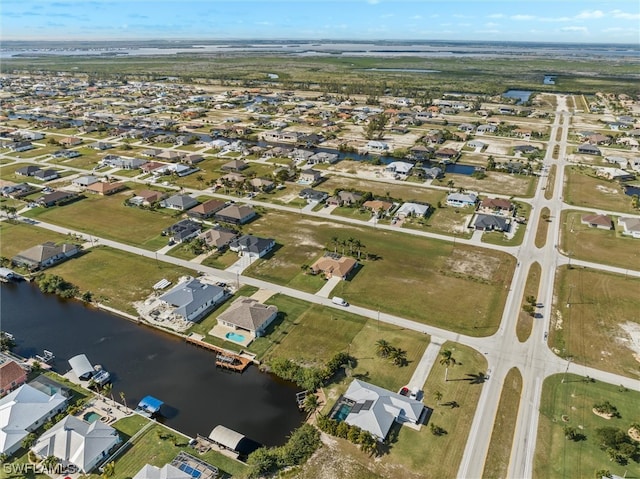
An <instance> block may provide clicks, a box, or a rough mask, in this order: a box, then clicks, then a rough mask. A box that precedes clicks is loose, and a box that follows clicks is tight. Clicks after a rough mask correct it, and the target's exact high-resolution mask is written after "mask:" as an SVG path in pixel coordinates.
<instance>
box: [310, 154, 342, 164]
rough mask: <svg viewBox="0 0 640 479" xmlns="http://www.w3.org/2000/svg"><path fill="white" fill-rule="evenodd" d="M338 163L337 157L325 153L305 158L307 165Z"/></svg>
mask: <svg viewBox="0 0 640 479" xmlns="http://www.w3.org/2000/svg"><path fill="white" fill-rule="evenodd" d="M336 161H338V155H337V154H336V153H327V152H326V151H319V152H318V153H316V154H315V155H312V156H310V157H309V158H307V164H309V165H317V164H319V163H329V164H331V163H335V162H336Z"/></svg>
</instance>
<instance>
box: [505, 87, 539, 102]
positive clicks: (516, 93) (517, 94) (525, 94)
mask: <svg viewBox="0 0 640 479" xmlns="http://www.w3.org/2000/svg"><path fill="white" fill-rule="evenodd" d="M532 94H533V92H531V91H528V90H507V91H506V92H504V93H503V94H502V96H503V97H505V98H517V100H518V101H517V103H516V105H520V104H522V103H524V102H526V101H529V98H530V97H531V95H532Z"/></svg>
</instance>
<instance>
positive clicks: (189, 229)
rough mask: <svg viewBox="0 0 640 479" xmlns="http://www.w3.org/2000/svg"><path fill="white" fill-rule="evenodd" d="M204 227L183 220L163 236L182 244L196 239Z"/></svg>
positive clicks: (191, 221)
mask: <svg viewBox="0 0 640 479" xmlns="http://www.w3.org/2000/svg"><path fill="white" fill-rule="evenodd" d="M201 229H202V225H201V224H200V223H198V222H196V221H193V220H181V221H178V222H177V223H175V224H173V225H171V226H169V227H168V228H167V229H165V230H164V231H163V232H162V234H163V235H165V236H170V237H171V239H172V240H173V241H175V242H176V243H182V242H183V241H188V240H190V239H191V238H195V237H196V236H198V235H199V234H200V231H201Z"/></svg>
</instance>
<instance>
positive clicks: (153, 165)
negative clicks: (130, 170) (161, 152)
mask: <svg viewBox="0 0 640 479" xmlns="http://www.w3.org/2000/svg"><path fill="white" fill-rule="evenodd" d="M166 167H167V165H166V163H159V162H157V161H147V162H146V163H144V164H142V165H140V169H141V170H142V171H143V172H145V173H155V172H157V171H159V170H163V169H164V168H166Z"/></svg>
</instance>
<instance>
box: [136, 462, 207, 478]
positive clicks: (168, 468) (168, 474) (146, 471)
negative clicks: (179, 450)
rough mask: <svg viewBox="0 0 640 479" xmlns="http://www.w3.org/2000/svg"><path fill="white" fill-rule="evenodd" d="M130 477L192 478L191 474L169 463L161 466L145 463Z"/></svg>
mask: <svg viewBox="0 0 640 479" xmlns="http://www.w3.org/2000/svg"><path fill="white" fill-rule="evenodd" d="M195 472H198V471H195ZM132 479H193V476H192V475H191V474H187V473H186V472H184V471H181V470H180V469H178V468H177V467H175V466H172V465H171V464H165V465H164V466H162V467H157V466H152V465H150V464H145V465H144V466H142V469H140V470H139V471H138V473H137V474H136V475H135V476H133V478H132Z"/></svg>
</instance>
